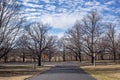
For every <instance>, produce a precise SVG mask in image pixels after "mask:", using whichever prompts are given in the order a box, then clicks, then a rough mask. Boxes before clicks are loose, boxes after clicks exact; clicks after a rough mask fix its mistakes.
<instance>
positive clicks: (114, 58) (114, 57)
mask: <svg viewBox="0 0 120 80" xmlns="http://www.w3.org/2000/svg"><path fill="white" fill-rule="evenodd" d="M113 55H114V56H113V60H114V62H115V61H116V52H115V51H114V53H113Z"/></svg>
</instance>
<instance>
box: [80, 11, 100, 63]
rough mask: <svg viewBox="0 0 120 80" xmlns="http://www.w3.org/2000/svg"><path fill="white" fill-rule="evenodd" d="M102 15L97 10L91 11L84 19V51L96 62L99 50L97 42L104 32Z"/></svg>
mask: <svg viewBox="0 0 120 80" xmlns="http://www.w3.org/2000/svg"><path fill="white" fill-rule="evenodd" d="M100 21H101V16H100V15H99V14H98V13H97V12H94V11H93V12H91V13H90V14H88V15H87V16H85V18H84V19H83V28H82V29H83V32H84V36H83V41H84V42H83V44H84V45H83V51H84V52H85V53H86V54H87V55H89V56H90V57H91V62H92V63H93V62H94V58H95V56H94V55H95V54H96V52H97V48H96V43H97V41H98V40H99V38H100V36H101V34H102V26H101V23H100Z"/></svg>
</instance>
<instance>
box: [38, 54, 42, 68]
mask: <svg viewBox="0 0 120 80" xmlns="http://www.w3.org/2000/svg"><path fill="white" fill-rule="evenodd" d="M38 66H41V56H38Z"/></svg>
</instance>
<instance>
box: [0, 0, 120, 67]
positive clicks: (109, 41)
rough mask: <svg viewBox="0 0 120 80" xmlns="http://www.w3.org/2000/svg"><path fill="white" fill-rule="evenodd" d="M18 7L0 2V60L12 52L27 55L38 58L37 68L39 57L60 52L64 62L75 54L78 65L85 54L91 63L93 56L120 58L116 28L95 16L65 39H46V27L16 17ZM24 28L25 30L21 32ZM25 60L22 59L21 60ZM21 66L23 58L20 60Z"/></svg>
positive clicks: (11, 2) (4, 0)
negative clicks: (67, 56) (107, 55)
mask: <svg viewBox="0 0 120 80" xmlns="http://www.w3.org/2000/svg"><path fill="white" fill-rule="evenodd" d="M19 11H20V4H19V3H17V2H16V1H15V0H0V59H1V58H4V59H5V61H6V60H7V55H8V53H9V52H10V51H11V50H14V49H20V50H21V53H22V54H26V53H28V52H27V51H30V52H31V54H32V55H33V58H36V57H37V60H38V66H41V58H42V54H43V53H46V54H47V55H48V56H49V60H51V57H52V56H53V53H54V54H57V53H61V50H62V51H63V60H64V61H65V55H66V53H67V54H69V52H70V53H74V54H75V56H76V57H79V60H80V61H81V60H82V59H81V57H82V54H87V55H88V56H90V58H91V62H92V63H93V62H94V59H95V55H101V58H103V56H104V55H105V54H106V53H107V54H108V53H109V54H111V55H112V56H113V60H114V61H115V60H116V56H117V55H119V59H120V37H118V35H117V34H118V33H116V28H117V27H116V25H114V24H113V23H106V22H104V21H103V20H102V17H101V16H100V15H99V14H98V13H97V12H91V13H90V14H88V15H86V16H85V17H84V18H83V19H82V21H80V22H79V21H77V22H76V23H75V25H74V26H73V27H72V28H70V29H68V31H67V32H66V33H65V36H64V37H63V38H62V39H60V40H58V39H57V37H56V36H50V35H49V32H48V31H49V29H50V28H49V27H48V26H49V25H43V24H42V23H30V24H29V25H27V26H26V25H25V24H26V23H25V21H24V20H23V19H22V18H21V17H22V16H21V15H20V14H19ZM24 25H25V26H26V27H27V28H26V29H25V28H23V27H24ZM23 57H25V56H23ZM23 62H24V58H23Z"/></svg>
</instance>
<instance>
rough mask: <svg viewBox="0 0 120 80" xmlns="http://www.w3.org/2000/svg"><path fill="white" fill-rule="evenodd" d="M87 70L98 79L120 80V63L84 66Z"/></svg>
mask: <svg viewBox="0 0 120 80" xmlns="http://www.w3.org/2000/svg"><path fill="white" fill-rule="evenodd" d="M81 68H83V69H84V70H85V71H86V72H88V73H89V74H91V75H92V76H94V77H95V78H96V79H98V80H120V65H119V64H116V65H115V64H114V65H98V66H96V67H94V66H82V67H81Z"/></svg>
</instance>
